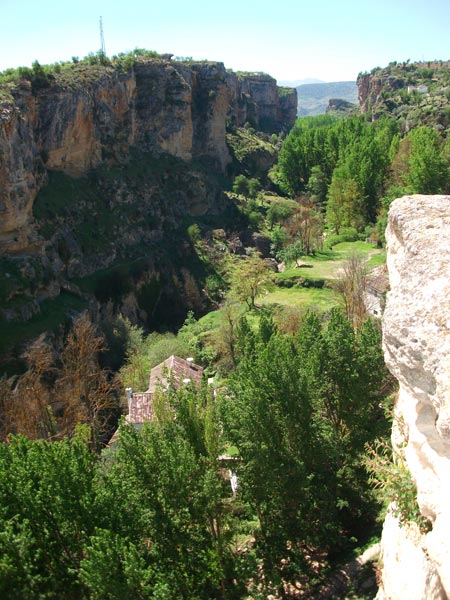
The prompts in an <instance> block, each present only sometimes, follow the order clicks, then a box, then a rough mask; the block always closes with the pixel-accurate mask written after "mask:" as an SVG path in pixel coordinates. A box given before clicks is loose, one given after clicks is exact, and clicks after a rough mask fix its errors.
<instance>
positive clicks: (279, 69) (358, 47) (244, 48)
mask: <svg viewBox="0 0 450 600" xmlns="http://www.w3.org/2000/svg"><path fill="white" fill-rule="evenodd" d="M100 15H101V16H102V17H103V27H104V35H105V43H106V52H107V54H108V55H109V56H111V55H113V54H115V53H117V52H121V51H125V50H132V49H133V48H135V47H143V48H147V49H150V50H157V51H158V52H171V53H173V54H174V55H175V56H192V57H193V58H196V59H203V58H207V59H209V60H220V61H222V62H224V63H225V66H226V67H227V68H232V69H234V70H250V71H266V72H267V73H270V74H271V75H273V76H274V77H276V78H277V79H278V80H295V79H303V78H307V77H315V78H319V79H322V80H324V81H342V80H351V79H355V78H356V76H357V74H358V73H359V72H360V71H366V70H371V69H372V68H373V67H376V66H386V65H387V64H388V63H389V62H391V61H393V60H396V61H404V60H407V59H408V58H409V59H410V60H430V59H434V58H439V59H450V36H449V28H450V2H449V0H420V1H419V0H378V1H376V2H374V1H373V0H371V1H366V0H357V1H356V0H355V1H354V0H319V1H317V0H308V2H305V1H304V0H270V1H266V0H260V1H253V0H239V1H238V0H224V1H223V2H220V1H217V0H190V1H184V2H182V1H180V0H166V1H164V0H158V1H156V2H151V1H150V0H147V1H144V0H136V1H134V2H127V0H120V1H118V0H108V1H106V0H73V1H71V2H67V1H65V0H59V1H50V0H0V18H1V35H0V70H3V69H5V68H7V67H10V66H18V65H31V63H32V61H33V60H35V59H37V60H39V61H40V62H41V63H49V62H55V61H58V60H69V59H70V58H71V57H72V56H80V57H82V56H85V55H86V54H88V53H89V52H96V51H97V50H98V49H99V47H100V36H99V17H100Z"/></svg>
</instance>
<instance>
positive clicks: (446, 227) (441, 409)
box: [377, 196, 450, 600]
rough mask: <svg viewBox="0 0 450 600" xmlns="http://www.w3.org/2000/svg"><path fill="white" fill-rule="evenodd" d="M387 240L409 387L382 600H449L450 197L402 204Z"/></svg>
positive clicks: (398, 431)
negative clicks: (409, 478)
mask: <svg viewBox="0 0 450 600" xmlns="http://www.w3.org/2000/svg"><path fill="white" fill-rule="evenodd" d="M386 239H387V262H388V269H389V279H390V285H391V291H390V292H389V293H388V296H387V303H386V311H385V314H384V317H383V337H384V349H385V359H386V362H387V365H388V367H389V369H390V370H391V372H392V373H393V374H394V375H395V377H396V378H397V379H398V381H399V383H400V391H399V395H398V399H397V402H396V408H395V419H394V428H393V436H392V439H393V443H394V448H395V454H396V463H397V470H396V473H395V474H394V473H392V475H391V477H392V479H393V480H395V481H392V484H393V485H394V486H395V484H396V483H397V498H398V500H397V509H398V507H399V504H400V502H401V501H402V500H403V510H401V511H400V515H399V511H398V510H396V509H395V505H391V509H390V511H389V512H388V516H387V518H386V521H385V525H384V530H383V537H382V557H381V566H382V581H381V588H380V591H379V594H378V596H377V598H378V599H379V600H388V599H389V600H404V599H405V598H408V600H422V599H423V598H427V599H429V600H434V599H444V598H449V597H450V570H449V564H450V543H449V537H448V532H449V530H450V506H449V502H448V499H449V497H450V409H449V392H450V370H449V355H450V334H449V331H450V321H449V318H450V312H449V301H448V298H449V295H450V196H407V197H404V198H401V199H398V200H395V201H394V202H393V204H392V205H391V208H390V211H389V223H388V228H387V231H386ZM406 470H408V471H409V472H410V473H411V475H412V479H413V481H414V483H415V485H416V487H417V502H418V506H417V507H416V508H415V506H414V505H415V500H414V499H409V500H408V498H409V496H410V494H411V489H412V487H411V486H409V487H408V486H407V485H405V483H407V478H406V476H404V477H403V481H400V479H399V473H401V472H403V471H406ZM398 486H400V487H398ZM413 492H414V490H413ZM405 499H406V500H407V502H405ZM400 517H401V518H400Z"/></svg>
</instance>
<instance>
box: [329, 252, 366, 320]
mask: <svg viewBox="0 0 450 600" xmlns="http://www.w3.org/2000/svg"><path fill="white" fill-rule="evenodd" d="M366 288H367V269H366V266H365V263H364V260H363V258H362V257H361V256H359V255H358V254H355V253H352V254H350V255H349V257H348V258H347V260H346V261H345V263H344V266H343V269H342V277H340V278H339V279H338V281H337V282H336V284H335V289H336V291H337V292H338V294H339V295H340V296H341V301H342V303H343V307H344V311H345V314H346V316H347V319H348V320H349V321H350V323H351V324H352V326H353V328H354V329H358V328H359V327H360V326H361V324H362V322H363V321H364V319H365V318H366V316H367V307H366V303H365V292H366Z"/></svg>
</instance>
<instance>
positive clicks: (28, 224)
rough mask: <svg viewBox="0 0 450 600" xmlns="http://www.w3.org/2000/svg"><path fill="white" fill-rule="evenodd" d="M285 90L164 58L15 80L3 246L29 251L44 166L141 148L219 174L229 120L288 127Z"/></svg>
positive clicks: (4, 152) (99, 159) (217, 66)
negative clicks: (38, 84) (39, 83)
mask: <svg viewBox="0 0 450 600" xmlns="http://www.w3.org/2000/svg"><path fill="white" fill-rule="evenodd" d="M281 90H282V89H281V88H277V86H276V81H275V80H274V79H272V78H271V77H268V76H266V75H258V74H252V75H248V76H237V75H235V74H232V73H228V72H227V71H226V70H225V67H224V66H223V64H222V63H209V62H199V63H195V62H194V63H177V62H172V61H170V60H163V59H147V60H141V61H140V62H137V64H135V65H134V66H133V67H132V68H130V69H128V70H126V71H124V70H120V69H119V68H114V67H111V66H105V67H100V68H99V67H97V68H96V70H93V71H92V70H91V71H90V70H89V67H87V66H86V65H74V67H73V69H72V71H71V73H70V78H68V77H67V75H66V76H65V78H64V77H63V76H60V77H59V78H58V77H54V78H53V80H52V81H51V82H50V83H49V84H48V85H46V86H43V87H42V88H40V89H37V90H36V89H34V88H33V86H32V85H31V84H30V82H28V81H22V82H20V83H18V84H16V85H15V87H14V88H13V89H12V91H10V92H8V93H10V97H11V98H12V100H11V101H9V102H3V103H2V105H1V110H0V214H1V220H0V250H2V251H5V252H8V253H23V252H30V251H33V250H34V251H35V246H36V241H37V240H36V236H35V233H34V221H33V218H32V210H33V203H34V199H35V197H36V194H37V192H38V191H39V189H41V188H42V187H43V185H44V184H45V183H46V181H47V172H48V171H52V170H53V171H54V170H60V171H64V172H65V173H67V174H69V175H71V176H75V177H79V176H82V175H84V174H86V173H87V172H88V171H89V169H92V168H93V167H97V166H99V165H100V164H105V163H106V164H111V163H121V162H123V161H125V160H127V158H128V156H129V152H130V149H133V148H137V149H138V150H139V151H141V152H151V153H153V154H159V153H161V152H163V153H168V154H170V155H172V156H175V157H178V158H180V159H182V160H184V161H191V160H197V161H202V162H203V163H204V164H205V165H207V166H208V168H209V169H212V170H213V171H216V172H224V170H225V168H226V165H227V163H228V162H229V160H230V157H229V152H228V148H227V145H226V136H225V133H226V125H227V123H228V122H233V123H234V124H235V125H237V126H241V125H243V124H244V123H245V121H248V120H252V122H253V123H254V125H255V126H256V127H257V128H258V127H259V126H261V128H266V129H269V130H271V131H280V130H281V129H289V127H291V126H292V124H293V123H294V121H295V118H296V111H295V106H296V92H295V90H284V91H283V93H281Z"/></svg>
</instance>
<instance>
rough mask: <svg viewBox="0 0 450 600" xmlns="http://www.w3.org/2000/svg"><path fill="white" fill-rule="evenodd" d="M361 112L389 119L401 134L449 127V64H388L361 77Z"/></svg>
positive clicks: (359, 89) (359, 86)
mask: <svg viewBox="0 0 450 600" xmlns="http://www.w3.org/2000/svg"><path fill="white" fill-rule="evenodd" d="M356 83H357V86H358V98H359V103H360V107H361V112H362V113H363V114H364V113H370V114H371V115H372V117H373V118H374V119H377V118H380V117H382V116H383V115H392V116H394V117H396V118H397V119H399V120H400V122H401V124H402V127H403V129H404V131H409V130H410V129H413V128H414V127H416V126H417V125H427V124H428V125H432V126H434V127H436V128H438V129H445V128H447V127H448V126H449V124H450V62H449V61H436V62H421V63H409V62H407V63H396V62H393V63H390V64H389V66H388V67H386V68H384V69H381V68H379V67H378V68H376V69H373V70H372V71H371V72H370V73H360V75H359V76H358V79H357V82H356Z"/></svg>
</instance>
